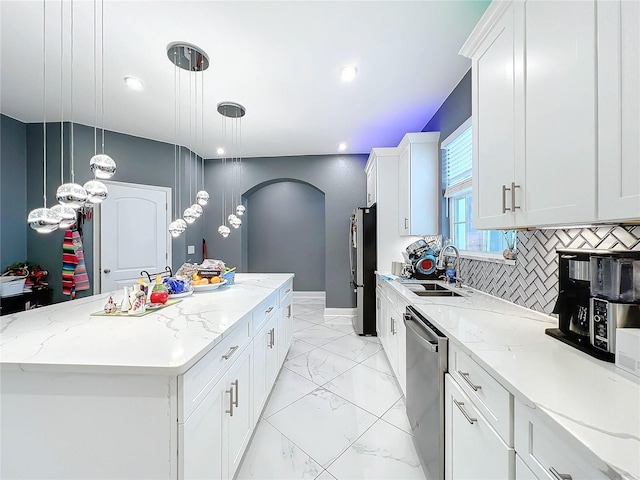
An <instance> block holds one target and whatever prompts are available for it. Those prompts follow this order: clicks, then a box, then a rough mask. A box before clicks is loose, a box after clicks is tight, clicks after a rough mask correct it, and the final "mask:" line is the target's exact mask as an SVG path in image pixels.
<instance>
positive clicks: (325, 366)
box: [284, 348, 397, 408]
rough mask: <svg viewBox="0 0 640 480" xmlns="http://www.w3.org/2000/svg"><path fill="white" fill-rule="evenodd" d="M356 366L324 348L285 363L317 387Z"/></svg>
mask: <svg viewBox="0 0 640 480" xmlns="http://www.w3.org/2000/svg"><path fill="white" fill-rule="evenodd" d="M355 365H357V363H356V362H354V361H352V360H349V359H346V358H344V357H341V356H340V355H336V354H335V353H333V352H330V351H328V350H323V349H322V348H316V349H314V350H311V351H309V352H307V353H303V354H302V355H298V356H297V357H295V358H292V359H291V360H287V361H286V362H284V366H285V367H286V368H288V369H289V370H291V371H293V372H295V373H297V374H298V375H301V376H303V377H304V378H306V379H308V380H311V381H312V382H313V383H315V384H317V385H324V384H325V383H327V382H328V381H329V380H332V379H334V378H335V377H337V376H338V375H340V374H341V373H344V372H346V371H347V370H349V369H350V368H352V367H354V366H355ZM396 400H397V399H396ZM390 406H391V405H389V407H390ZM387 408H388V407H387Z"/></svg>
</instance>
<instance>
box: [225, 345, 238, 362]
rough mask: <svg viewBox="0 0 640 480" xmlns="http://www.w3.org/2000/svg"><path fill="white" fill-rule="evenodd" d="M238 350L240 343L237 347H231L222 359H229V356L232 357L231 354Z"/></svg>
mask: <svg viewBox="0 0 640 480" xmlns="http://www.w3.org/2000/svg"><path fill="white" fill-rule="evenodd" d="M236 350H238V345H236V346H235V347H231V348H230V349H229V351H228V352H227V353H225V354H224V355H222V359H223V360H229V357H231V355H233V354H234V353H236Z"/></svg>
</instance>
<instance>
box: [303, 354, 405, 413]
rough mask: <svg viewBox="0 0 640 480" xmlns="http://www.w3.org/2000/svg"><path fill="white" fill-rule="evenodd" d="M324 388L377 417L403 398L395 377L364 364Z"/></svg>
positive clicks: (336, 378)
mask: <svg viewBox="0 0 640 480" xmlns="http://www.w3.org/2000/svg"><path fill="white" fill-rule="evenodd" d="M314 351H315V350H312V352H314ZM299 358H300V357H299ZM324 388H326V389H327V390H329V391H331V392H333V393H335V394H336V395H340V396H341V397H343V398H346V399H347V400H349V401H350V402H352V403H355V404H356V405H357V406H359V407H361V408H364V409H365V410H367V411H368V412H371V413H373V414H374V415H375V416H376V417H381V416H382V415H383V414H384V413H385V412H386V411H387V410H389V408H391V406H393V404H394V403H396V402H397V401H398V400H399V399H400V397H401V396H402V393H401V392H400V389H399V388H398V387H397V385H396V380H395V378H394V377H392V376H390V375H387V374H385V373H382V372H379V371H378V370H374V369H373V368H370V367H367V366H365V365H362V364H358V365H356V366H355V367H353V368H351V369H349V370H347V371H346V372H344V373H343V374H341V375H339V376H337V377H335V378H334V379H333V380H331V381H329V382H327V383H325V384H324Z"/></svg>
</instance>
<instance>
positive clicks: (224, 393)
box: [178, 345, 253, 479]
mask: <svg viewBox="0 0 640 480" xmlns="http://www.w3.org/2000/svg"><path fill="white" fill-rule="evenodd" d="M251 366H252V348H251V345H248V346H246V347H245V349H244V350H243V351H242V352H241V353H240V354H239V355H238V357H237V359H236V361H235V362H234V363H233V365H231V367H230V368H229V370H228V371H227V373H226V374H225V375H224V376H223V377H222V378H221V379H220V380H219V381H218V383H216V384H215V385H214V386H213V387H212V388H211V390H210V391H209V393H208V394H207V395H206V397H205V398H204V399H203V400H202V402H201V403H200V404H199V405H198V407H197V408H196V409H195V410H194V411H193V413H192V414H191V416H190V417H189V418H188V419H187V421H186V422H185V423H184V424H179V426H178V430H179V444H180V445H181V446H182V448H181V449H180V453H181V454H182V455H179V464H180V468H179V478H184V479H212V478H231V477H232V476H233V473H234V472H235V471H236V469H237V467H238V465H239V463H240V460H241V459H242V454H243V452H244V449H245V447H246V446H247V443H248V442H249V439H250V438H251V433H252V431H253V408H252V402H251V400H252V398H251V393H252V392H251Z"/></svg>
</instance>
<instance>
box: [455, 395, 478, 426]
mask: <svg viewBox="0 0 640 480" xmlns="http://www.w3.org/2000/svg"><path fill="white" fill-rule="evenodd" d="M453 403H455V404H456V406H457V407H458V408H459V409H460V411H461V412H462V414H463V415H464V417H465V418H466V419H467V421H468V422H469V423H470V424H471V425H473V424H474V423H476V422H477V421H478V419H477V418H473V417H470V416H469V414H468V413H467V411H466V410H465V409H464V408H462V407H463V406H464V402H459V401H457V400H456V399H455V398H454V399H453Z"/></svg>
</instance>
